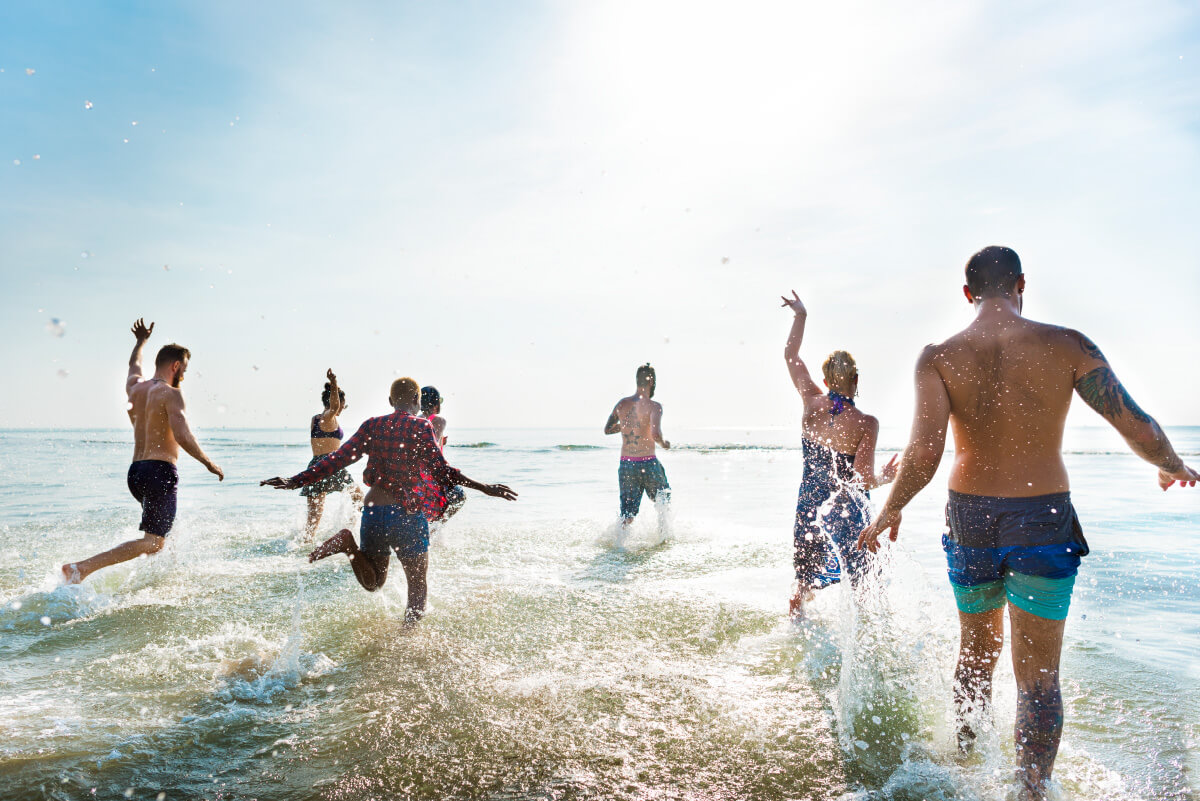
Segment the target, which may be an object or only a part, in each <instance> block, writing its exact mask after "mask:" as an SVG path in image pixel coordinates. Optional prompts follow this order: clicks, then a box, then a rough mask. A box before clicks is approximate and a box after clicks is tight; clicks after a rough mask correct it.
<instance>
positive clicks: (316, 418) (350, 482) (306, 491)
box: [300, 414, 354, 498]
mask: <svg viewBox="0 0 1200 801" xmlns="http://www.w3.org/2000/svg"><path fill="white" fill-rule="evenodd" d="M308 433H309V436H310V437H312V438H313V439H337V440H340V439H341V438H342V427H341V426H340V425H339V426H338V427H337V430H336V431H322V430H321V415H319V414H317V415H313V419H312V425H311V426H310V427H309V432H308ZM328 455H329V454H327V453H323V454H321V455H320V456H314V457H313V458H311V459H309V460H308V466H309V467H312V466H313V465H314V464H316V463H317V462H319V461H321V460H322V459H324V458H325V457H326V456H328ZM352 486H354V479H353V478H352V477H351V476H350V473H348V472H347V471H346V468H344V467H343V468H342V469H341V470H339V471H337V472H336V473H334V474H333V475H331V476H326V477H325V478H323V479H321V480H320V481H317V482H316V483H315V484H309V485H308V486H307V487H304V488H303V489H302V490H300V495H302V496H303V497H305V498H309V497H318V498H319V497H320V496H322V495H326V494H328V493H330V492H341V491H342V490H344V489H346V487H352Z"/></svg>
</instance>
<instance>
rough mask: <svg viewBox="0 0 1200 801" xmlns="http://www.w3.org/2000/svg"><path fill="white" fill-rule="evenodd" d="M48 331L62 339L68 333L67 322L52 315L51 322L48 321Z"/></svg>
mask: <svg viewBox="0 0 1200 801" xmlns="http://www.w3.org/2000/svg"><path fill="white" fill-rule="evenodd" d="M46 332H47V333H48V334H50V336H52V337H58V338H59V339H62V338H63V337H64V336H66V334H67V324H66V323H64V322H63V321H62V320H60V319H58V318H57V317H51V318H50V322H48V323H46Z"/></svg>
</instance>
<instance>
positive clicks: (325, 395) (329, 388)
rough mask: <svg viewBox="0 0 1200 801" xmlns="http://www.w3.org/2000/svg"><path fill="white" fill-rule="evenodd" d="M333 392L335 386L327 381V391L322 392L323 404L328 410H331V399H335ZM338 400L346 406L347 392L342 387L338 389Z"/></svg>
mask: <svg viewBox="0 0 1200 801" xmlns="http://www.w3.org/2000/svg"><path fill="white" fill-rule="evenodd" d="M332 390H333V385H332V384H330V383H329V382H328V381H326V382H325V389H324V390H323V391H322V392H321V403H323V404H325V408H326V409H328V408H329V399H330V398H332V397H333V391H332ZM338 400H340V401H341V402H342V405H343V406H345V405H346V390H344V389H342V388H341V387H338Z"/></svg>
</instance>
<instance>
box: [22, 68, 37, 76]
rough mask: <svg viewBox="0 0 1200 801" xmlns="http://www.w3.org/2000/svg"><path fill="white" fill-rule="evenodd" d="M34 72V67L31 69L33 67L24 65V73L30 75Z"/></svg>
mask: <svg viewBox="0 0 1200 801" xmlns="http://www.w3.org/2000/svg"><path fill="white" fill-rule="evenodd" d="M34 72H36V70H34V69H33V67H26V68H25V74H26V75H32V74H33V73H34Z"/></svg>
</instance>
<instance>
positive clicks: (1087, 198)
mask: <svg viewBox="0 0 1200 801" xmlns="http://www.w3.org/2000/svg"><path fill="white" fill-rule="evenodd" d="M341 5H343V6H345V7H338V8H336V9H335V8H332V7H328V6H326V5H323V4H315V3H311V4H306V3H288V4H279V3H254V4H250V3H240V4H234V3H220V2H218V3H203V4H201V3H195V4H175V5H172V6H170V7H168V6H166V5H165V4H151V3H145V4H135V3H121V4H115V3H92V4H86V3H75V4H71V6H70V8H67V7H66V6H60V7H58V8H44V7H38V6H36V5H34V4H21V5H13V4H9V5H7V6H5V7H4V8H3V9H0V68H3V72H2V73H0V115H2V117H3V119H4V121H5V124H4V125H3V126H0V275H2V277H3V280H4V286H5V291H4V294H3V298H2V299H0V311H2V312H3V314H2V315H0V336H2V337H3V339H2V342H3V344H2V345H0V353H2V354H3V363H4V365H5V366H6V368H7V369H6V372H7V373H8V374H9V376H10V378H11V379H12V380H13V386H14V387H16V388H18V389H17V391H10V392H7V393H0V426H119V425H123V424H124V421H123V419H122V418H123V397H122V392H121V388H122V381H121V377H122V374H123V371H124V362H125V358H126V356H127V353H128V348H129V346H130V344H131V337H130V336H129V334H128V327H129V324H130V323H131V322H132V320H133V319H134V318H136V317H138V316H143V315H144V316H145V317H146V318H147V319H153V320H155V321H156V322H157V328H156V330H155V338H154V339H153V340H152V342H151V349H153V348H154V347H156V346H157V345H161V344H163V343H165V342H167V341H169V340H172V339H174V340H178V341H180V342H183V343H184V344H186V345H188V346H189V347H191V348H192V350H193V352H194V354H195V355H194V358H193V368H192V372H191V374H190V375H189V378H188V381H187V382H186V384H185V386H186V388H187V392H188V397H189V408H190V410H191V414H192V416H193V418H194V419H195V421H196V422H197V423H198V424H199V425H200V426H201V427H214V426H220V425H229V426H256V425H268V426H275V425H302V424H304V423H305V422H306V421H307V419H308V417H309V416H310V415H311V414H312V413H313V412H314V411H315V406H316V399H317V396H318V393H319V391H320V387H321V383H322V380H323V379H322V374H323V372H324V369H325V368H326V367H329V366H332V367H334V368H335V369H336V370H337V371H338V372H339V374H340V375H341V376H342V379H343V384H344V385H345V387H346V389H347V391H348V392H349V394H350V403H351V409H350V411H349V413H348V417H350V418H352V420H351V421H350V422H353V420H357V419H359V418H360V417H361V416H362V415H366V414H372V413H377V412H380V411H382V410H383V409H384V408H385V403H384V400H385V395H386V390H387V385H388V383H389V382H390V380H391V379H392V378H393V377H395V376H398V375H405V374H411V375H413V376H415V377H416V378H417V379H418V380H420V381H422V382H423V383H436V384H438V385H439V386H440V387H441V389H442V391H443V394H444V395H445V396H446V397H447V399H448V402H447V407H446V413H447V415H448V416H450V417H451V419H452V420H453V421H454V423H455V424H456V425H461V426H504V425H513V426H537V425H553V426H573V425H583V426H592V425H594V426H599V425H600V424H601V423H602V422H603V419H604V417H605V416H606V415H607V413H608V410H609V408H611V404H612V402H613V401H614V400H615V399H616V397H618V396H619V395H620V394H623V393H625V392H627V391H628V390H629V389H630V387H631V384H632V374H633V370H634V368H635V367H636V366H637V365H638V364H640V363H642V362H644V361H647V360H649V361H652V362H653V363H654V364H655V365H656V366H657V367H658V368H659V372H660V393H659V397H660V399H661V400H663V402H664V404H666V406H667V418H666V425H667V427H668V431H669V428H670V426H671V425H672V424H674V425H677V426H689V427H690V426H722V425H731V426H735V425H795V424H797V422H798V419H799V405H798V402H797V400H796V398H795V395H794V392H793V390H792V389H791V387H790V384H789V382H788V379H787V376H786V372H785V370H784V368H783V365H782V360H781V358H780V355H779V354H780V350H781V348H782V344H783V340H784V338H785V336H786V332H787V327H788V323H789V319H788V316H787V314H786V312H784V311H782V310H780V309H778V308H777V306H778V300H777V298H778V296H779V294H780V293H781V292H784V291H785V290H788V289H791V288H795V289H797V290H798V291H799V292H800V293H801V294H802V296H804V297H805V298H806V300H807V301H808V303H809V307H810V310H811V324H810V336H809V342H808V343H807V344H806V348H805V352H806V355H808V356H809V357H810V361H811V362H812V363H813V364H814V365H815V364H818V363H819V362H820V360H821V358H822V357H823V356H824V355H825V353H827V352H828V351H829V350H831V349H833V348H837V347H844V348H847V349H849V350H851V351H852V352H854V353H855V354H856V356H857V357H858V359H859V361H860V367H861V370H862V373H863V385H862V390H863V398H862V404H863V406H864V408H866V409H868V410H869V411H872V412H874V413H877V414H878V415H879V416H880V417H881V419H882V420H883V422H884V425H893V426H905V425H907V416H908V414H909V410H910V408H911V379H910V374H911V368H912V363H913V360H914V358H915V356H916V353H917V352H918V350H919V348H920V347H921V345H922V344H924V343H926V342H928V341H932V340H934V339H940V338H942V337H944V336H947V335H948V334H950V333H952V332H953V331H954V330H957V328H960V327H961V326H963V325H965V324H966V323H967V322H968V321H969V319H970V308H969V307H968V306H967V305H966V303H965V301H962V300H961V295H960V293H959V286H960V285H961V283H962V279H961V270H962V265H963V264H964V263H965V261H966V259H967V258H968V257H969V256H970V254H971V253H972V252H974V251H975V250H977V249H978V248H980V247H982V246H984V245H988V244H1007V245H1010V246H1012V247H1014V248H1016V249H1017V251H1018V252H1019V253H1020V254H1021V256H1022V258H1023V260H1024V262H1025V268H1026V272H1027V275H1028V277H1029V290H1028V294H1027V306H1026V310H1027V313H1028V314H1029V315H1030V316H1032V317H1035V318H1038V319H1043V320H1048V321H1054V322H1060V323H1063V324H1066V325H1071V326H1074V327H1078V328H1081V329H1083V330H1085V331H1086V332H1087V333H1088V334H1089V335H1090V336H1092V338H1093V339H1095V340H1096V341H1097V343H1099V344H1100V346H1101V347H1102V348H1103V349H1104V350H1105V352H1106V353H1107V354H1108V355H1109V357H1110V359H1111V360H1112V361H1113V362H1114V365H1115V366H1116V368H1117V372H1118V374H1119V375H1121V376H1122V378H1124V380H1125V382H1126V384H1127V386H1129V388H1130V389H1131V390H1132V391H1133V393H1134V395H1135V397H1136V398H1137V399H1138V400H1139V402H1140V403H1141V404H1142V405H1143V406H1144V407H1145V408H1147V409H1148V410H1149V411H1151V412H1152V413H1153V414H1156V415H1157V416H1158V417H1159V418H1160V419H1162V420H1163V421H1164V422H1167V423H1176V424H1181V423H1200V404H1198V403H1197V402H1196V400H1195V398H1196V397H1197V392H1198V391H1200V377H1197V375H1196V373H1195V371H1194V370H1192V369H1191V367H1192V365H1194V364H1195V356H1194V354H1193V350H1192V348H1193V344H1192V343H1194V342H1195V341H1196V339H1197V335H1198V334H1200V323H1198V322H1197V316H1196V306H1197V301H1198V300H1200V269H1198V267H1200V264H1198V259H1197V253H1198V252H1200V250H1198V247H1197V246H1198V245H1200V241H1198V240H1200V233H1198V231H1200V226H1198V225H1196V222H1195V221H1196V220H1197V219H1200V182H1198V181H1197V180H1196V178H1197V176H1198V175H1200V80H1197V78H1198V77H1200V73H1198V65H1200V47H1198V46H1197V43H1198V42H1200V9H1197V8H1196V7H1195V6H1194V5H1192V4H1187V3H1169V2H1142V3H1105V4H1095V3H1082V2H1078V3H1076V2H1068V3H1060V4H1054V5H1053V6H1047V5H1046V4H1039V3H1021V2H1017V3H1003V4H1000V3H994V4H987V3H983V4H980V3H950V2H946V3H933V4H923V5H922V6H921V7H920V9H919V10H913V9H911V8H910V9H900V8H896V7H893V6H894V4H884V3H866V2H858V3H846V4H838V5H837V7H829V6H830V5H831V4H816V3H753V2H752V3H740V4H736V5H734V4H727V5H725V6H718V5H705V4H703V3H654V2H650V3H632V2H630V3H615V2H596V3H577V4H567V3H504V4H485V3H475V4H471V3H374V4H361V3H359V4H341ZM27 70H33V71H34V72H33V73H32V74H28V73H27ZM88 102H90V103H91V104H92V106H91V108H85V104H86V103H88ZM135 122H136V123H137V124H136V125H135V124H134V123H135ZM125 140H128V141H125ZM18 161H19V164H18V163H16V162H18ZM85 254H86V255H85ZM51 318H59V319H61V320H63V321H65V323H66V326H65V329H64V333H63V335H62V336H61V337H58V336H54V335H52V334H51V333H50V332H49V331H48V330H47V323H48V321H49V320H50V319H51ZM1076 422H1091V420H1089V419H1088V418H1087V416H1086V414H1080V415H1078V416H1077V417H1076Z"/></svg>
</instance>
